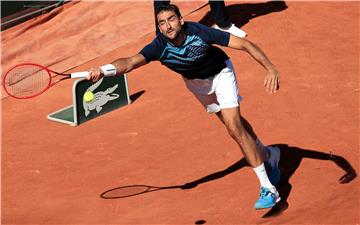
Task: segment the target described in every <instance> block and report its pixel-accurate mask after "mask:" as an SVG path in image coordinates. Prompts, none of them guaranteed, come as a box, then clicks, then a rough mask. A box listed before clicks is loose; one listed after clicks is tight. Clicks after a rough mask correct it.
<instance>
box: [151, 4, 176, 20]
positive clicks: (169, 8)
mask: <svg viewBox="0 0 360 225" xmlns="http://www.w3.org/2000/svg"><path fill="white" fill-rule="evenodd" d="M163 11H172V12H174V13H175V14H176V16H177V17H179V18H180V17H181V13H180V10H179V8H178V7H177V6H176V5H174V4H168V5H162V6H159V7H158V8H157V9H156V10H155V15H156V18H157V15H159V13H161V12H163Z"/></svg>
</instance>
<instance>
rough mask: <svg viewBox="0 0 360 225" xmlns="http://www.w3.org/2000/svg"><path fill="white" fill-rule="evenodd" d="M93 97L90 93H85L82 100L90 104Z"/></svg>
mask: <svg viewBox="0 0 360 225" xmlns="http://www.w3.org/2000/svg"><path fill="white" fill-rule="evenodd" d="M94 97H95V95H94V93H92V92H91V91H87V92H85V94H84V100H85V102H91V101H92V100H94Z"/></svg>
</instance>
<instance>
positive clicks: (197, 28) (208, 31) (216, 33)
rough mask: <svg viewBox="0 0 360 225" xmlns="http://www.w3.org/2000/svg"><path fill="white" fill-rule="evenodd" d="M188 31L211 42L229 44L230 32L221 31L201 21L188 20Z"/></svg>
mask: <svg viewBox="0 0 360 225" xmlns="http://www.w3.org/2000/svg"><path fill="white" fill-rule="evenodd" d="M185 30H186V33H187V34H189V35H196V36H199V37H200V38H201V39H203V40H204V41H205V42H207V43H209V44H219V45H223V46H227V44H228V42H229V38H230V34H229V33H227V32H224V31H220V30H217V29H214V28H211V27H208V26H205V25H203V24H200V23H195V22H186V28H185Z"/></svg>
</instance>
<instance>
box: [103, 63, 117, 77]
mask: <svg viewBox="0 0 360 225" xmlns="http://www.w3.org/2000/svg"><path fill="white" fill-rule="evenodd" d="M99 68H100V69H101V71H102V72H103V74H104V76H115V75H116V67H115V66H114V65H113V64H106V65H103V66H100V67H99Z"/></svg>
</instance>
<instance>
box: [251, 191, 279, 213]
mask: <svg viewBox="0 0 360 225" xmlns="http://www.w3.org/2000/svg"><path fill="white" fill-rule="evenodd" d="M280 199H281V198H280V196H279V192H278V191H277V190H276V188H275V187H273V188H271V190H270V189H269V188H266V187H260V197H259V199H258V200H257V201H256V202H255V205H254V207H255V209H267V208H272V207H273V206H274V205H276V203H277V202H279V201H280Z"/></svg>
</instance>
